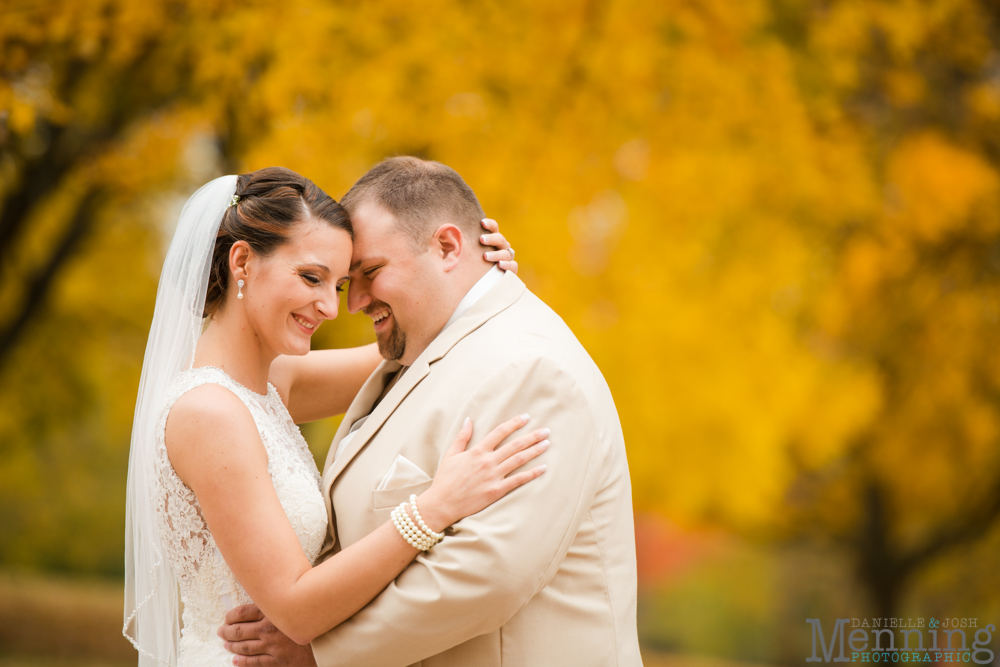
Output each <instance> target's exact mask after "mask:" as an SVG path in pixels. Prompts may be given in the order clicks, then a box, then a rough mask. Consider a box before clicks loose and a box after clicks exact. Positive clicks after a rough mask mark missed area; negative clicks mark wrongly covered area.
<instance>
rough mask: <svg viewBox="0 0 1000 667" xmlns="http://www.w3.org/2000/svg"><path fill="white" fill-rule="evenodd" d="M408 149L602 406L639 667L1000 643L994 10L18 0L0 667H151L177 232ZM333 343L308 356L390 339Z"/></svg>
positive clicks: (3, 139)
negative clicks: (956, 640)
mask: <svg viewBox="0 0 1000 667" xmlns="http://www.w3.org/2000/svg"><path fill="white" fill-rule="evenodd" d="M394 154H413V155H418V156H421V157H425V158H429V159H434V160H440V161H442V162H445V163H447V164H449V165H450V166H452V167H454V168H455V169H457V170H458V171H459V172H460V173H461V174H462V175H463V176H464V177H465V179H466V180H467V181H468V183H469V184H470V185H471V186H472V188H473V189H474V190H475V191H476V192H477V194H478V195H479V197H480V199H481V200H482V203H483V205H484V207H485V209H486V211H487V213H488V214H489V215H490V216H492V217H494V218H496V219H497V220H499V221H500V224H501V228H502V230H503V232H504V233H505V234H506V235H507V237H508V239H510V240H511V241H512V243H513V245H514V246H515V247H516V248H517V251H518V255H517V258H518V261H519V262H520V265H521V277H522V278H523V279H524V280H525V282H526V283H527V284H528V286H529V287H530V288H531V289H533V290H534V291H535V292H536V293H537V294H538V295H539V296H541V297H542V298H543V299H544V300H546V301H547V302H548V303H549V304H550V305H551V306H552V307H553V308H555V310H556V311H557V312H559V313H560V314H561V315H562V316H563V318H564V319H565V320H566V321H567V323H568V324H569V325H570V326H571V327H572V329H573V330H574V331H575V332H576V334H577V335H578V336H579V338H580V339H581V341H582V342H583V343H584V345H585V346H586V347H587V349H588V350H589V351H590V353H591V355H592V356H593V357H594V359H595V360H596V362H597V363H598V365H599V366H600V367H601V369H602V370H603V372H604V374H605V376H606V377H607V380H608V382H609V384H610V386H611V389H612V392H613V394H614V396H615V399H616V402H617V405H618V409H619V412H620V414H621V419H622V423H623V427H624V430H625V435H626V441H627V446H628V454H629V461H630V465H631V471H632V481H633V485H634V499H633V500H634V505H635V510H636V529H637V552H638V558H639V567H640V610H639V613H640V618H639V621H640V632H641V640H642V643H643V649H644V655H645V656H646V661H647V664H648V665H653V666H655V665H666V664H671V665H678V664H682V665H715V664H727V663H762V664H770V665H784V664H798V663H801V662H802V661H803V660H804V658H805V657H807V656H808V655H810V653H811V649H810V646H811V645H810V640H811V635H810V626H809V625H807V624H806V622H805V619H806V618H820V619H822V621H823V623H824V626H825V627H828V628H832V624H833V620H834V619H835V618H840V617H872V616H879V617H888V616H897V617H903V618H906V617H928V618H929V617H934V616H936V617H938V618H940V617H942V616H947V617H953V616H955V617H968V618H978V619H980V627H982V626H984V625H986V623H989V622H992V623H997V622H998V621H1000V567H998V566H1000V522H998V516H1000V448H998V446H997V445H998V442H1000V355H997V354H996V353H995V352H994V351H993V350H994V345H995V341H996V340H997V336H998V333H1000V5H998V4H997V3H996V2H995V1H994V0H925V1H917V0H740V1H739V2H732V1H727V0H660V1H658V2H650V1H649V0H559V1H552V2H550V1H538V0H532V1H530V2H529V1H525V0H507V1H504V2H491V1H481V2H467V1H456V0H425V1H424V2H420V3H414V2H403V1H401V0H380V1H378V2H374V1H370V2H359V1H347V2H337V3H334V2H330V1H324V0H289V1H287V2H283V3H279V4H276V3H269V2H259V1H248V0H244V1H241V2H235V1H228V0H197V1H195V0H142V2H139V1H138V0H46V1H37V2H32V1H30V0H0V665H2V666H3V667H13V666H15V665H16V666H23V665H33V666H37V667H49V666H53V665H60V666H61V665H85V666H87V667H96V666H98V665H101V666H118V665H126V664H135V658H134V651H133V649H132V648H131V646H129V644H128V643H127V642H126V641H125V640H124V639H122V637H121V635H120V627H121V607H122V573H123V543H124V539H123V531H124V491H125V478H126V466H127V460H128V445H129V434H130V430H131V422H132V411H133V408H134V402H135V397H136V390H137V386H138V380H139V372H140V368H141V364H142V355H143V350H144V347H145V340H146V335H147V332H148V326H149V323H150V321H151V318H152V312H153V299H154V295H155V292H156V284H157V280H158V274H159V269H160V265H161V262H162V259H163V255H164V253H165V249H166V244H167V243H168V242H169V239H170V236H171V234H172V230H173V226H174V224H175V222H176V219H177V215H178V213H179V211H180V207H181V205H182V204H183V202H184V201H185V199H186V198H187V197H188V196H189V195H190V194H191V193H192V192H193V191H194V190H195V189H196V188H197V187H198V186H199V185H201V184H202V183H204V182H205V181H207V180H209V179H211V178H213V177H215V176H217V175H221V174H225V173H240V172H246V171H250V170H253V169H257V168H260V167H264V166H268V165H283V166H286V167H289V168H291V169H294V170H296V171H299V172H301V173H303V174H305V175H307V176H309V177H310V178H312V179H313V180H314V181H315V182H316V183H317V184H318V185H319V186H320V187H322V188H323V189H325V190H326V191H327V192H329V193H330V194H331V195H333V196H334V197H337V198H339V197H340V196H341V195H342V194H343V193H344V192H345V191H346V190H347V189H348V188H349V187H350V185H351V183H352V182H353V181H354V180H355V179H356V178H358V177H359V176H360V175H361V174H363V173H364V172H365V170H366V169H367V168H368V167H369V166H371V165H372V164H373V163H375V162H377V161H378V160H380V159H381V158H383V157H385V156H389V155H394ZM341 313H342V314H341V316H340V318H339V319H338V320H337V321H335V322H332V323H328V324H326V325H325V327H324V328H323V329H322V330H321V331H320V332H319V333H318V334H317V335H316V336H315V337H314V338H315V341H316V345H317V346H319V347H338V346H351V345H358V344H362V343H367V342H370V341H371V340H373V334H372V332H371V325H370V322H369V321H368V319H367V318H365V317H364V316H362V317H361V318H355V317H351V316H348V315H347V314H346V309H344V308H342V310H341ZM335 428H336V420H330V421H328V422H319V423H314V424H308V425H304V426H303V430H304V432H305V434H306V436H307V438H308V440H309V442H310V445H311V447H312V448H313V451H314V452H315V453H316V455H317V457H318V458H319V460H320V461H322V457H323V456H325V452H326V448H327V446H328V444H329V442H330V439H331V437H332V435H333V433H334V430H335ZM994 648H995V646H994Z"/></svg>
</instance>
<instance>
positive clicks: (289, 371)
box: [268, 218, 518, 424]
mask: <svg viewBox="0 0 1000 667" xmlns="http://www.w3.org/2000/svg"><path fill="white" fill-rule="evenodd" d="M482 224H483V229H485V230H486V231H487V232H488V233H486V234H483V235H482V236H481V237H480V238H479V242H480V245H482V246H483V247H484V248H486V249H487V250H486V251H485V252H484V253H483V257H484V258H485V259H486V260H487V261H489V262H496V263H497V265H498V266H499V267H500V268H501V269H503V270H505V271H513V272H514V273H517V268H518V267H517V262H516V261H515V260H514V254H513V252H512V251H511V250H510V243H509V242H508V241H507V239H506V238H505V237H504V235H503V234H501V233H500V227H499V225H497V222H496V220H491V219H490V218H485V219H484V220H483V222H482ZM380 361H382V357H381V355H379V353H378V347H377V346H376V345H375V343H372V344H371V345H365V346H362V347H351V348H345V349H339V350H313V351H312V352H309V353H308V354H306V355H305V356H301V357H287V356H282V357H278V358H277V359H275V360H274V361H273V362H272V363H271V370H270V373H269V374H268V380H269V381H270V382H271V384H273V385H274V388H275V389H277V390H278V393H279V394H280V395H281V400H283V401H284V402H285V406H286V407H287V408H288V413H289V414H290V415H291V416H292V421H294V422H295V423H296V424H304V423H305V422H311V421H315V420H317V419H323V418H325V417H332V416H333V415H339V414H343V413H345V412H347V408H349V407H350V405H351V401H353V400H354V397H355V396H357V394H358V391H360V390H361V385H363V384H364V383H365V380H367V379H368V376H369V375H371V374H372V371H374V370H375V367H376V366H378V364H379V362H380Z"/></svg>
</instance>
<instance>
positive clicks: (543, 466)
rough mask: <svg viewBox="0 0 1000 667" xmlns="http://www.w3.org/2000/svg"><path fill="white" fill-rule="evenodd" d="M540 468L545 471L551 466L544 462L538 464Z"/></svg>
mask: <svg viewBox="0 0 1000 667" xmlns="http://www.w3.org/2000/svg"><path fill="white" fill-rule="evenodd" d="M538 469H539V470H541V471H542V472H545V471H546V470H548V469H549V467H548V466H547V465H545V464H544V463H543V464H542V465H540V466H538Z"/></svg>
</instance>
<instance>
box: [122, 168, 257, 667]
mask: <svg viewBox="0 0 1000 667" xmlns="http://www.w3.org/2000/svg"><path fill="white" fill-rule="evenodd" d="M236 178H237V177H236V176H222V177H220V178H217V179H215V180H214V181H211V182H209V183H207V184H206V185H204V186H202V187H201V188H200V189H199V190H198V191H197V192H195V193H194V194H193V195H192V196H191V198H190V199H188V201H187V203H186V204H185V205H184V208H183V210H182V211H181V217H180V221H179V222H178V223H177V231H176V232H175V233H174V238H173V241H171V243H170V248H169V250H167V256H166V259H165V260H164V263H163V271H162V273H161V274H160V285H159V288H158V289H157V292H156V309H155V311H154V312H153V324H152V326H151V327H150V329H149V340H148V341H147V343H146V356H145V358H144V359H143V362H142V378H141V380H140V381H139V396H138V398H137V399H136V403H135V420H134V422H133V423H132V444H131V450H130V453H129V461H128V489H127V496H126V501H125V624H124V626H123V627H122V634H124V635H125V637H126V638H127V639H128V640H129V641H130V642H132V645H133V646H135V647H136V649H138V651H139V665H140V667H153V666H154V665H156V664H157V663H162V664H166V665H171V666H173V665H176V664H177V645H178V642H179V640H180V594H179V591H178V586H177V577H176V575H175V574H174V572H173V571H172V570H171V567H170V565H169V563H168V562H167V561H166V558H165V555H164V551H163V546H162V544H161V540H160V535H159V530H158V528H157V519H156V510H157V508H156V494H155V493H154V490H155V482H156V479H155V475H154V468H153V462H154V457H155V447H156V435H157V434H156V425H157V422H158V421H159V417H160V411H161V409H162V406H163V404H164V399H165V395H166V390H167V388H168V385H169V384H170V383H171V381H172V380H173V379H174V378H175V377H177V375H178V374H179V373H181V372H182V371H185V370H187V369H189V368H191V365H192V363H193V361H194V351H195V344H196V343H197V342H198V337H199V336H200V335H201V330H202V322H203V320H202V311H203V309H204V307H205V292H206V290H207V289H208V278H209V268H210V264H211V260H212V252H213V250H214V248H215V237H216V235H217V234H218V231H219V224H220V223H221V222H222V215H223V214H224V213H225V211H226V207H227V206H228V205H229V201H230V200H231V199H232V196H233V194H234V193H235V191H236Z"/></svg>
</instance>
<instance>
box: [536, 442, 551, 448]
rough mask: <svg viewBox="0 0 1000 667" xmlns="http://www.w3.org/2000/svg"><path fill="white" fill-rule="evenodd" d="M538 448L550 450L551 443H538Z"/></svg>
mask: <svg viewBox="0 0 1000 667" xmlns="http://www.w3.org/2000/svg"><path fill="white" fill-rule="evenodd" d="M538 447H539V448H540V449H548V448H549V441H548V440H542V441H541V442H540V443H538Z"/></svg>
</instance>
